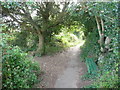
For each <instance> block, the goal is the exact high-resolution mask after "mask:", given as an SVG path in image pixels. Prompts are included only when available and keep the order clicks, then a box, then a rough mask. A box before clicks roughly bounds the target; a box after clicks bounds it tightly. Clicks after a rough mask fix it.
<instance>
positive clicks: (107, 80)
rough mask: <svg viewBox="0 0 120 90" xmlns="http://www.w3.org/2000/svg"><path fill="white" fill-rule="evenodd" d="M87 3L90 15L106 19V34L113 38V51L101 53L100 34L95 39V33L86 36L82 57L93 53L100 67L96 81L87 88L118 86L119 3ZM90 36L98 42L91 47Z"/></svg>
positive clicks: (111, 44) (111, 45)
mask: <svg viewBox="0 0 120 90" xmlns="http://www.w3.org/2000/svg"><path fill="white" fill-rule="evenodd" d="M87 5H88V12H89V15H91V16H99V17H101V18H102V19H103V20H104V27H105V32H104V33H105V36H106V37H107V36H108V37H110V38H111V42H110V44H109V47H110V49H111V51H109V52H105V53H101V52H100V51H99V50H98V49H99V45H98V43H97V40H98V37H99V36H98V35H97V36H96V37H97V39H95V36H94V35H91V37H90V36H89V35H90V34H89V35H88V37H86V42H85V45H84V46H83V48H82V50H83V51H82V53H83V54H82V58H83V59H84V60H85V59H86V57H87V56H91V55H92V57H93V55H94V56H95V57H96V60H98V67H99V72H98V76H97V78H96V79H95V80H94V81H95V82H94V83H93V84H92V85H90V86H88V87H87V88H118V87H119V84H120V83H119V81H118V75H117V74H118V64H120V62H119V59H120V57H119V55H118V54H119V52H118V46H119V45H118V39H119V38H118V32H119V30H120V29H119V28H118V25H117V20H118V19H117V3H112V2H110V3H87ZM93 5H94V7H93ZM103 7H104V8H103ZM92 33H95V32H92ZM89 38H94V42H96V44H93V45H92V46H91V47H90V48H88V46H89V45H90V43H91V40H92V39H91V40H88V39H89ZM96 46H98V49H97V50H95V49H94V48H95V47H96ZM92 47H94V48H92ZM89 54H90V55H89ZM85 77H88V78H89V77H91V76H90V75H85Z"/></svg>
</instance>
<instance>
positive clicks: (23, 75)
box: [2, 46, 40, 89]
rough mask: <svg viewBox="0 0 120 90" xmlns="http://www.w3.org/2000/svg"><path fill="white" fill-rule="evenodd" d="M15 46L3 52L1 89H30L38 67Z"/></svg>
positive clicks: (38, 70) (37, 72) (35, 79)
mask: <svg viewBox="0 0 120 90" xmlns="http://www.w3.org/2000/svg"><path fill="white" fill-rule="evenodd" d="M30 59H31V58H28V57H27V54H26V53H24V52H22V51H21V49H20V48H19V47H17V46H15V47H7V48H6V49H4V51H3V80H2V82H3V89H4V88H10V89H13V88H30V87H32V85H33V84H34V83H35V82H36V81H37V74H39V72H40V67H39V65H38V63H37V62H34V61H32V59H31V60H30Z"/></svg>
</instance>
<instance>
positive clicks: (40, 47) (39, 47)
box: [35, 34, 44, 54]
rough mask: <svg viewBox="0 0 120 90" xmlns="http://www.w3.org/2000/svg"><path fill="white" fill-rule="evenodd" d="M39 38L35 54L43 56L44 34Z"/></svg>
mask: <svg viewBox="0 0 120 90" xmlns="http://www.w3.org/2000/svg"><path fill="white" fill-rule="evenodd" d="M38 37H39V41H38V48H37V50H36V52H35V53H40V54H42V53H43V51H42V49H43V44H44V37H43V35H42V34H39V35H38Z"/></svg>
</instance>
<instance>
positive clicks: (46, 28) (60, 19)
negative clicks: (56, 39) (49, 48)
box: [0, 2, 69, 53]
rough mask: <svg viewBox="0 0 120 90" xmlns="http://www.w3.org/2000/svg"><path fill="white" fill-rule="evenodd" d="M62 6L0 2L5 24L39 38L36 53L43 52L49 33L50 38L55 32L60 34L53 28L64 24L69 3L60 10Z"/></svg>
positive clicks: (42, 3)
mask: <svg viewBox="0 0 120 90" xmlns="http://www.w3.org/2000/svg"><path fill="white" fill-rule="evenodd" d="M60 4H61V3H59V4H56V3H55V2H39V3H38V2H5V3H4V2H0V5H1V7H2V15H3V19H4V23H7V24H9V26H13V25H14V26H13V27H16V28H19V29H20V30H29V32H32V33H35V34H36V35H37V36H38V37H39V43H38V48H37V50H36V52H35V53H38V52H41V51H42V50H43V45H44V43H45V40H46V37H47V35H46V33H47V34H48V33H49V34H48V36H50V35H51V34H52V33H53V32H55V33H57V32H59V30H52V29H51V28H54V27H57V26H59V25H60V24H63V23H64V18H65V16H66V14H67V13H66V12H65V11H66V9H67V7H68V5H69V3H66V2H65V3H62V4H61V5H63V8H60ZM33 12H36V15H35V17H33V16H32V14H33ZM8 18H9V19H8ZM44 46H45V45H44ZM43 51H45V48H44V50H43ZM43 53H44V52H43Z"/></svg>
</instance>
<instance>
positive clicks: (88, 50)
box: [81, 30, 100, 61]
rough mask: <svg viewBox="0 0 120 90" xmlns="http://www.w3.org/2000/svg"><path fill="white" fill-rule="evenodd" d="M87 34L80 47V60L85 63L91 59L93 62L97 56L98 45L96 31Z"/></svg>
mask: <svg viewBox="0 0 120 90" xmlns="http://www.w3.org/2000/svg"><path fill="white" fill-rule="evenodd" d="M93 31H94V32H92V33H89V35H88V36H87V37H86V40H85V43H84V45H83V46H82V47H81V58H82V61H85V60H86V59H87V58H89V57H92V58H93V59H94V60H95V61H96V59H97V57H98V55H99V47H100V46H99V45H98V33H97V30H93Z"/></svg>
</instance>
